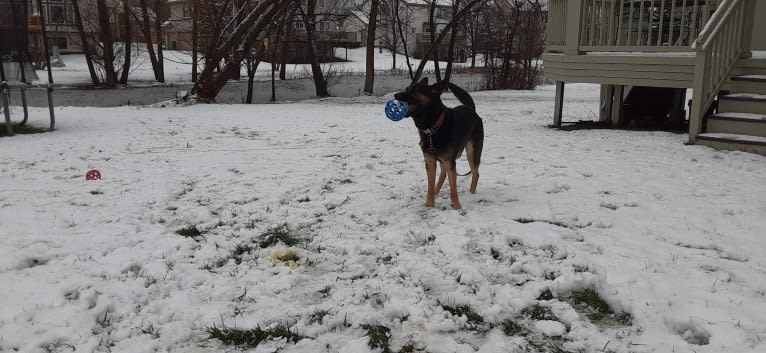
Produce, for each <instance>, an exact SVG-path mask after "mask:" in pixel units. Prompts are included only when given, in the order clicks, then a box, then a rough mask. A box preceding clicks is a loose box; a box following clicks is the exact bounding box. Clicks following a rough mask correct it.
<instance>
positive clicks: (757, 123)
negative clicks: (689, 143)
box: [697, 75, 766, 155]
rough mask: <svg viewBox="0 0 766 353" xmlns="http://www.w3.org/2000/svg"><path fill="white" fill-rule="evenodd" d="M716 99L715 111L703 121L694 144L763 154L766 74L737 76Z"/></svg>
mask: <svg viewBox="0 0 766 353" xmlns="http://www.w3.org/2000/svg"><path fill="white" fill-rule="evenodd" d="M727 86H728V88H729V90H730V92H729V93H728V94H725V95H722V96H719V97H718V111H717V112H716V113H715V114H712V115H709V116H707V117H706V119H705V125H704V132H703V133H702V134H700V135H698V136H697V143H698V144H701V145H705V146H710V147H713V148H718V149H727V150H742V151H747V152H755V153H760V154H764V155H766V75H739V76H734V77H731V79H730V81H729V82H728V85H727Z"/></svg>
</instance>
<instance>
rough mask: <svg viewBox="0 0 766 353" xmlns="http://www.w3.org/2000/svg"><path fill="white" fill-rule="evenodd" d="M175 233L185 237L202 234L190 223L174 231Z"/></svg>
mask: <svg viewBox="0 0 766 353" xmlns="http://www.w3.org/2000/svg"><path fill="white" fill-rule="evenodd" d="M176 234H178V235H180V236H183V237H187V238H194V237H198V236H200V235H202V232H200V230H199V229H197V226H195V225H193V224H190V225H188V226H186V227H183V228H181V229H179V230H177V231H176Z"/></svg>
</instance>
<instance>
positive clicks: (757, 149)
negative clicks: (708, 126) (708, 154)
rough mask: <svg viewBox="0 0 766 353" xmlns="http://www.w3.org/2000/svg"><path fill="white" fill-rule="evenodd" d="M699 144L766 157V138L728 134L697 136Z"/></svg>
mask: <svg viewBox="0 0 766 353" xmlns="http://www.w3.org/2000/svg"><path fill="white" fill-rule="evenodd" d="M697 144H698V145H703V146H708V147H713V148H716V149H723V150H739V151H745V152H752V153H758V154H763V155H766V137H760V136H749V135H739V134H726V133H704V134H699V135H697Z"/></svg>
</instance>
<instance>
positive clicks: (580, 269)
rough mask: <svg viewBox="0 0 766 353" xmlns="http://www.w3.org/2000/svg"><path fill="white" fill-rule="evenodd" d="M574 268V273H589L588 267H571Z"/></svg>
mask: <svg viewBox="0 0 766 353" xmlns="http://www.w3.org/2000/svg"><path fill="white" fill-rule="evenodd" d="M572 267H574V271H575V273H581V272H589V271H590V267H588V265H572Z"/></svg>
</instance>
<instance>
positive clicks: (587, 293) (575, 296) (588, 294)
mask: <svg viewBox="0 0 766 353" xmlns="http://www.w3.org/2000/svg"><path fill="white" fill-rule="evenodd" d="M567 301H569V302H571V303H572V304H573V306H575V308H576V309H580V310H581V311H585V312H586V316H588V318H589V319H591V320H593V321H599V320H603V319H605V318H613V319H614V320H616V321H617V322H618V323H620V324H622V325H629V324H630V322H631V321H632V319H633V318H632V315H631V314H630V313H628V312H619V313H615V312H614V310H613V309H612V307H611V306H609V303H607V302H606V301H604V299H603V298H601V296H599V294H598V292H597V291H596V290H594V289H591V288H589V289H585V290H581V291H576V292H573V293H572V294H571V295H570V296H569V297H567Z"/></svg>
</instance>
